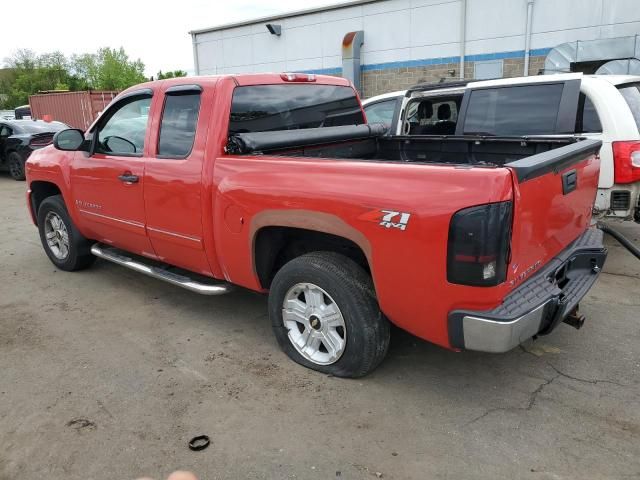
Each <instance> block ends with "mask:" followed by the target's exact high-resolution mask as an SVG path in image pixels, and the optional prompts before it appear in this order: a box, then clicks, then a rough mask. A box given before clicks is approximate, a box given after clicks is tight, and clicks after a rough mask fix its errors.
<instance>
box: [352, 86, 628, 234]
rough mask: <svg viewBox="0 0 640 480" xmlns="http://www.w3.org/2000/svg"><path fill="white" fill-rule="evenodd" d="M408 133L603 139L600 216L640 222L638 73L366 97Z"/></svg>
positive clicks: (372, 109)
mask: <svg viewBox="0 0 640 480" xmlns="http://www.w3.org/2000/svg"><path fill="white" fill-rule="evenodd" d="M364 107H365V111H366V114H367V118H368V119H369V121H375V122H383V123H386V124H388V125H392V129H391V131H392V132H393V133H406V134H410V135H469V134H482V135H487V136H488V135H498V136H502V135H522V136H527V137H532V136H537V135H545V136H548V135H572V136H575V137H584V138H593V139H597V140H602V149H601V150H600V156H601V161H600V163H601V166H600V179H599V182H598V194H597V197H596V200H595V204H594V211H595V213H596V214H597V215H598V216H600V217H608V218H617V219H625V220H635V221H637V222H640V131H639V129H640V76H632V75H582V74H580V73H572V74H559V75H543V76H537V77H519V78H504V79H497V80H483V81H469V82H460V83H457V82H453V83H442V84H435V85H434V84H432V85H418V86H416V87H414V88H411V89H409V90H405V91H398V92H392V93H388V94H384V95H380V96H378V97H373V98H370V99H368V100H367V101H366V102H364Z"/></svg>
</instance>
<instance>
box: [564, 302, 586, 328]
mask: <svg viewBox="0 0 640 480" xmlns="http://www.w3.org/2000/svg"><path fill="white" fill-rule="evenodd" d="M584 321H585V317H584V315H582V314H581V313H580V312H579V311H578V307H576V308H574V309H573V310H572V311H571V313H570V314H569V315H568V316H567V318H565V319H564V320H563V322H564V323H566V324H567V325H570V326H572V327H573V328H575V329H576V330H580V329H581V328H582V325H584Z"/></svg>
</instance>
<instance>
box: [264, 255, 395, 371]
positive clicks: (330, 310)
mask: <svg viewBox="0 0 640 480" xmlns="http://www.w3.org/2000/svg"><path fill="white" fill-rule="evenodd" d="M269 316H270V318H271V323H272V326H273V331H274V333H275V336H276V339H277V340H278V343H279V344H280V347H281V348H282V349H283V350H284V352H285V353H286V354H287V355H288V356H289V357H290V358H291V359H292V360H294V361H295V362H297V363H299V364H301V365H303V366H305V367H308V368H311V369H313V370H318V371H320V372H323V373H328V374H332V375H335V376H338V377H361V376H363V375H366V374H367V373H369V372H371V371H372V370H373V369H375V368H376V367H377V366H378V364H379V363H380V362H381V361H382V360H383V358H384V356H385V355H386V352H387V347H388V345H389V322H388V321H387V319H386V318H385V317H384V315H383V314H382V312H381V311H380V307H379V306H378V302H377V300H376V297H375V292H374V289H373V284H372V281H371V278H370V277H369V275H367V273H366V272H365V271H364V270H363V269H362V267H360V266H359V265H357V264H356V263H355V262H353V261H352V260H351V259H349V258H347V257H345V256H343V255H339V254H337V253H332V252H314V253H310V254H307V255H303V256H300V257H298V258H295V259H293V260H291V261H290V262H288V263H287V264H285V265H284V266H283V267H282V268H281V269H280V270H279V271H278V273H277V274H276V276H275V278H274V279H273V283H272V284H271V290H270V292H269Z"/></svg>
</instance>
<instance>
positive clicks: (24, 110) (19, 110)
mask: <svg viewBox="0 0 640 480" xmlns="http://www.w3.org/2000/svg"><path fill="white" fill-rule="evenodd" d="M13 112H14V117H15V119H16V120H31V107H30V106H29V105H21V106H19V107H16V109H15V110H14V111H13Z"/></svg>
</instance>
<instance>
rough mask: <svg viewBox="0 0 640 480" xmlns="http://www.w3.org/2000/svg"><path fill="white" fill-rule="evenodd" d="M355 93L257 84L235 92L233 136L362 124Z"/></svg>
mask: <svg viewBox="0 0 640 480" xmlns="http://www.w3.org/2000/svg"><path fill="white" fill-rule="evenodd" d="M362 123H364V116H363V114H362V109H361V107H360V102H358V98H357V97H356V94H355V91H354V90H353V89H352V88H350V87H340V86H335V85H299V84H288V85H253V86H246V87H237V88H236V89H235V90H234V92H233V101H232V103H231V118H230V123H229V133H230V134H234V133H245V132H265V131H273V130H295V129H299V128H318V127H336V126H341V125H360V124H362Z"/></svg>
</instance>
